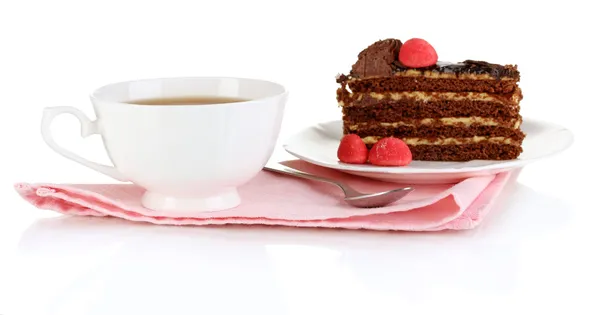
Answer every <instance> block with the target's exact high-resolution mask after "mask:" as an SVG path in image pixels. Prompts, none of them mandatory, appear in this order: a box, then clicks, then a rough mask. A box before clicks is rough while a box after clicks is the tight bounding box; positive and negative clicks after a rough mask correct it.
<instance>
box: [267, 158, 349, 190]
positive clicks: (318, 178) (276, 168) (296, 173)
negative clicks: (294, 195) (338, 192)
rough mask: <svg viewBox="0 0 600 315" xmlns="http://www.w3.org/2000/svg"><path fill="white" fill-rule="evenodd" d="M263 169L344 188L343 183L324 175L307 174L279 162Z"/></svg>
mask: <svg viewBox="0 0 600 315" xmlns="http://www.w3.org/2000/svg"><path fill="white" fill-rule="evenodd" d="M263 169H265V170H267V171H271V172H276V173H281V174H286V175H291V176H296V177H300V178H306V179H312V180H316V181H320V182H325V183H330V184H334V185H336V186H338V187H340V188H342V189H344V187H343V185H342V184H341V183H339V182H337V181H335V180H333V179H329V178H325V177H321V176H317V175H313V174H309V173H305V172H302V171H298V170H295V169H292V168H289V167H287V166H284V165H281V164H274V165H272V166H265V167H263Z"/></svg>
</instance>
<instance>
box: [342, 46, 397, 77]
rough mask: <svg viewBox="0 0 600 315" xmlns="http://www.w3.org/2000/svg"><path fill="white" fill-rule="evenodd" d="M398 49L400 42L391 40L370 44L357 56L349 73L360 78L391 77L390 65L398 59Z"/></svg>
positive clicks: (391, 69)
mask: <svg viewBox="0 0 600 315" xmlns="http://www.w3.org/2000/svg"><path fill="white" fill-rule="evenodd" d="M400 47H402V42H401V41H400V40H398V39H393V38H388V39H385V40H379V41H377V42H375V43H373V44H371V45H370V46H369V47H367V48H365V49H364V50H363V51H361V52H360V53H359V54H358V60H357V61H356V63H355V64H354V65H352V71H351V73H352V74H353V75H354V76H357V77H361V78H367V77H372V76H389V75H392V74H393V68H392V63H393V62H394V61H395V60H397V59H398V53H399V52H400Z"/></svg>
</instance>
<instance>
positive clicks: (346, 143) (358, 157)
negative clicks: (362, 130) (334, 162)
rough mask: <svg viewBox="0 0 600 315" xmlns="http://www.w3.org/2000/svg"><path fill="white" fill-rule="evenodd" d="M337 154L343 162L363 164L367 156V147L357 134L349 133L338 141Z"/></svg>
mask: <svg viewBox="0 0 600 315" xmlns="http://www.w3.org/2000/svg"><path fill="white" fill-rule="evenodd" d="M337 156H338V159H339V160H340V161H341V162H344V163H349V164H364V163H366V162H367V159H368V157H369V149H367V145H366V144H365V143H364V142H363V141H362V139H361V138H360V137H359V136H358V135H355V134H349V135H345V136H344V137H343V138H342V140H341V141H340V145H339V147H338V151H337Z"/></svg>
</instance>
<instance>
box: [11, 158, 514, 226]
mask: <svg viewBox="0 0 600 315" xmlns="http://www.w3.org/2000/svg"><path fill="white" fill-rule="evenodd" d="M285 164H286V165H288V166H290V167H293V168H296V169H299V170H304V171H307V172H311V173H314V174H320V175H324V176H328V177H333V178H337V179H340V180H343V181H345V182H347V183H349V184H350V185H353V186H354V187H355V188H356V189H358V190H359V191H364V192H377V191H381V190H387V189H393V188H398V187H403V186H402V185H400V184H394V183H386V182H381V181H376V180H371V179H367V178H362V177H358V176H353V175H349V174H345V173H341V172H338V171H335V170H330V169H326V168H322V167H319V166H314V165H311V164H308V163H305V162H301V161H288V162H286V163H285ZM509 177H510V173H509V172H505V173H500V174H498V175H489V176H482V177H473V178H468V179H466V180H463V181H462V182H460V183H457V184H453V185H415V186H413V187H415V190H414V191H413V192H411V193H410V194H409V195H408V196H406V197H405V198H404V199H402V200H400V201H399V202H397V203H395V204H392V205H389V206H387V207H382V208H372V209H360V208H353V207H351V206H348V205H346V204H345V203H344V201H343V200H341V198H342V196H343V195H342V192H341V190H340V189H339V188H337V187H336V186H333V185H331V184H326V183H320V182H315V181H309V180H305V179H299V178H294V177H290V176H286V175H280V174H276V173H271V172H267V171H263V172H261V173H260V174H259V175H258V176H257V177H255V178H254V179H253V180H252V181H251V182H249V183H248V184H246V185H245V186H243V187H240V189H239V192H240V195H241V198H242V204H241V205H240V206H238V207H236V208H234V209H229V210H225V211H218V212H212V213H197V214H194V215H189V214H187V215H178V214H173V213H162V212H158V211H153V210H149V209H146V208H144V207H142V205H141V204H140V198H141V196H142V194H143V193H144V190H143V189H142V188H140V187H138V186H135V185H132V184H28V183H19V184H16V185H15V188H16V190H17V192H18V193H19V194H20V195H21V196H22V197H23V198H24V199H25V200H27V201H28V202H30V203H31V204H33V205H34V206H36V207H37V208H40V209H47V210H53V211H57V212H60V213H63V214H69V215H83V216H112V217H117V218H121V219H125V220H131V221H141V222H150V223H154V224H171V225H223V224H263V225H284V226H296V227H325V228H346V229H371V230H396V231H400V230H405V231H438V230H447V229H450V230H464V229H472V228H474V227H476V226H477V225H478V224H479V223H480V222H481V220H482V219H483V218H484V216H485V215H486V213H487V212H488V210H489V209H490V207H491V206H492V204H493V203H494V201H495V199H496V197H497V196H498V195H499V193H500V192H501V191H502V189H503V188H504V186H505V185H506V183H507V181H508V178H509Z"/></svg>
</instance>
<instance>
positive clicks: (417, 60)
mask: <svg viewBox="0 0 600 315" xmlns="http://www.w3.org/2000/svg"><path fill="white" fill-rule="evenodd" d="M398 59H399V60H400V62H401V63H402V64H403V65H404V66H406V67H409V68H423V67H429V66H433V65H435V64H436V63H437V61H438V55H437V52H436V51H435V49H434V48H433V46H431V44H429V43H428V42H427V41H426V40H424V39H420V38H411V39H409V40H407V41H406V42H405V43H404V44H402V47H400V53H399V54H398Z"/></svg>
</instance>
